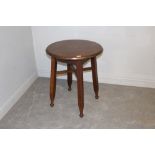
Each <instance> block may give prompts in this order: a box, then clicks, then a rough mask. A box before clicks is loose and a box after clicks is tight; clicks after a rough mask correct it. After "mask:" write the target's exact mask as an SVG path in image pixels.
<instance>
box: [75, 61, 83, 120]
mask: <svg viewBox="0 0 155 155" xmlns="http://www.w3.org/2000/svg"><path fill="white" fill-rule="evenodd" d="M76 67H77V89H78V91H77V92H78V106H79V110H80V115H79V116H80V117H81V118H82V117H83V109H84V88H83V64H82V62H80V61H79V62H77V63H76Z"/></svg>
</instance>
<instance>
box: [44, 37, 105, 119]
mask: <svg viewBox="0 0 155 155" xmlns="http://www.w3.org/2000/svg"><path fill="white" fill-rule="evenodd" d="M46 52H47V54H48V55H50V56H51V76H50V99H51V104H50V105H51V107H53V106H54V98H55V91H56V75H57V74H64V73H67V81H68V90H69V91H71V84H72V73H73V72H74V73H75V75H76V77H77V89H78V91H77V92H78V106H79V111H80V115H79V116H80V117H83V109H84V88H83V71H86V70H92V78H93V87H94V92H95V98H96V99H98V91H99V86H98V76H97V62H96V56H97V55H99V54H101V53H102V52H103V48H102V46H101V45H99V44H98V43H96V42H92V41H88V40H63V41H58V42H55V43H53V44H50V45H49V46H48V47H47V49H46ZM89 59H91V67H87V68H83V64H84V63H85V62H86V61H88V60H89ZM57 61H60V62H64V63H67V70H63V71H57Z"/></svg>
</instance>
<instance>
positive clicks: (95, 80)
mask: <svg viewBox="0 0 155 155" xmlns="http://www.w3.org/2000/svg"><path fill="white" fill-rule="evenodd" d="M91 67H92V77H93V87H94V92H95V98H96V99H98V98H99V96H98V92H99V86H98V75H97V62H96V57H93V58H91Z"/></svg>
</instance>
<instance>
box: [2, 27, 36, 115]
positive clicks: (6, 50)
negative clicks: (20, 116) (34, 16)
mask: <svg viewBox="0 0 155 155" xmlns="http://www.w3.org/2000/svg"><path fill="white" fill-rule="evenodd" d="M32 41H33V40H32V32H31V28H30V27H0V118H2V116H4V114H5V113H6V112H7V111H8V110H9V109H10V108H11V107H12V106H13V104H14V103H15V102H16V101H17V100H18V99H19V97H20V96H21V95H22V94H23V93H24V92H25V90H26V89H27V88H28V87H29V86H30V85H31V84H32V82H33V81H34V80H35V79H36V77H37V74H36V66H35V61H34V50H33V42H32Z"/></svg>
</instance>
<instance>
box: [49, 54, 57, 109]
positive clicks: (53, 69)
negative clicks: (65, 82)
mask: <svg viewBox="0 0 155 155" xmlns="http://www.w3.org/2000/svg"><path fill="white" fill-rule="evenodd" d="M56 70H57V60H56V59H55V58H53V57H51V77H50V98H51V104H50V106H51V107H53V106H54V98H55V91H56Z"/></svg>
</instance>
